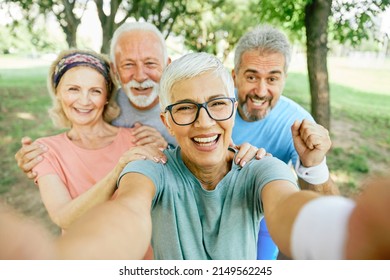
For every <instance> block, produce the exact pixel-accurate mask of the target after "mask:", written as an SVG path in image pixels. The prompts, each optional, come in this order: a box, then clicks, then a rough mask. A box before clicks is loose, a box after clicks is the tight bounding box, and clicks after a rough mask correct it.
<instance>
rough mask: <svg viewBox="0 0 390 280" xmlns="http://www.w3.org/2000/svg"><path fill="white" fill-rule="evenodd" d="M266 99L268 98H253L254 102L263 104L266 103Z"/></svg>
mask: <svg viewBox="0 0 390 280" xmlns="http://www.w3.org/2000/svg"><path fill="white" fill-rule="evenodd" d="M265 101H266V100H263V99H254V98H252V102H253V104H255V105H262V104H264V102H265Z"/></svg>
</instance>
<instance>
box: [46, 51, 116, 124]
mask: <svg viewBox="0 0 390 280" xmlns="http://www.w3.org/2000/svg"><path fill="white" fill-rule="evenodd" d="M77 54H80V55H87V56H92V57H94V58H96V59H98V60H99V61H100V62H101V63H102V65H104V67H105V68H106V69H107V71H108V72H107V75H106V76H105V75H104V74H102V72H101V71H98V72H99V73H100V74H102V75H103V76H104V78H105V80H106V84H107V101H108V104H107V105H106V106H105V107H104V111H103V120H104V121H106V122H108V123H109V122H111V121H112V120H114V119H115V118H116V117H117V116H118V115H119V113H120V108H119V106H118V104H117V103H116V93H117V89H118V86H117V83H116V82H115V79H114V76H113V72H112V71H111V69H110V61H109V59H108V57H107V56H105V55H103V54H99V53H96V52H94V51H89V50H77V49H72V50H65V51H62V52H61V53H60V54H59V55H58V56H57V58H56V59H55V60H54V61H53V63H52V64H51V66H50V69H49V74H48V78H47V89H48V91H49V94H50V97H51V99H52V106H51V108H50V109H49V116H50V118H51V119H52V121H53V123H54V125H55V126H56V127H59V128H70V127H72V124H71V122H70V121H69V119H68V118H67V116H66V115H65V112H64V110H63V108H62V105H61V102H60V100H59V98H58V96H57V84H58V82H59V80H58V81H57V78H58V72H59V70H58V67H59V65H62V64H61V63H62V62H63V60H64V59H65V58H66V57H68V56H71V55H77ZM75 66H92V65H90V63H88V62H85V63H79V64H77V65H75ZM73 67H74V66H73ZM70 68H71V67H69V68H66V69H62V74H65V73H66V71H67V70H69V69H70ZM92 68H94V69H96V67H92ZM61 76H62V75H60V77H59V79H61Z"/></svg>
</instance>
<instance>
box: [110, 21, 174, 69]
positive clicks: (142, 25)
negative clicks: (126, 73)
mask: <svg viewBox="0 0 390 280" xmlns="http://www.w3.org/2000/svg"><path fill="white" fill-rule="evenodd" d="M135 30H141V31H149V32H153V33H154V34H156V36H157V37H158V38H159V40H160V43H161V46H162V50H163V55H164V57H163V59H164V66H166V64H167V63H168V51H167V46H166V44H165V39H164V36H163V35H162V33H161V31H160V30H159V29H158V28H157V27H156V26H155V25H153V24H151V23H149V22H140V21H136V22H125V23H123V24H122V25H120V26H119V27H118V28H117V29H116V30H115V32H114V35H113V36H112V39H111V45H110V58H111V62H112V63H113V64H114V66H115V48H116V44H117V43H118V40H119V38H120V37H121V35H122V34H124V33H127V32H130V31H135Z"/></svg>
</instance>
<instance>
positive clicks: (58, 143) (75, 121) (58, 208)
mask: <svg viewBox="0 0 390 280" xmlns="http://www.w3.org/2000/svg"><path fill="white" fill-rule="evenodd" d="M48 90H49V93H50V95H51V97H52V101H53V106H52V108H51V109H50V110H49V113H50V116H51V118H52V120H53V122H54V124H55V125H57V126H59V127H60V128H67V129H68V130H66V131H65V132H63V133H60V134H58V135H54V136H49V137H44V138H40V139H38V140H37V142H38V143H41V144H44V145H45V146H46V147H48V152H46V153H44V154H43V157H44V159H43V160H42V161H41V162H40V163H39V164H38V165H37V166H36V167H35V168H34V172H36V173H37V174H38V175H37V177H36V179H35V182H36V183H37V184H38V186H39V190H40V193H41V197H42V201H43V203H44V205H45V207H46V209H47V211H48V213H49V215H50V217H51V219H52V220H53V222H54V223H55V224H56V225H58V226H59V227H60V228H61V229H62V230H63V231H64V230H66V229H67V228H68V226H69V225H71V224H72V223H73V222H74V221H75V220H76V219H77V218H78V217H80V216H81V215H82V214H83V213H84V212H86V211H87V210H88V209H90V208H92V207H93V206H95V205H97V204H99V203H101V202H103V201H106V200H109V199H110V198H111V197H112V196H113V194H114V192H115V189H116V180H117V178H118V175H119V174H120V172H121V171H122V169H123V167H124V166H125V165H126V163H128V162H130V161H132V160H135V159H147V158H148V159H151V160H154V161H157V162H163V163H164V162H165V160H166V158H165V156H164V154H163V153H162V152H161V151H160V150H158V149H157V148H156V147H154V146H139V147H135V145H134V144H133V140H134V137H133V136H132V133H131V130H132V129H131V128H123V127H115V126H112V125H111V124H110V121H111V120H113V119H114V118H115V117H117V116H118V114H119V107H118V106H117V104H116V102H115V98H116V96H115V92H116V90H117V86H116V84H115V82H114V79H113V78H112V76H111V72H110V64H109V60H108V59H107V58H106V57H105V56H103V55H100V54H97V53H95V52H91V51H79V50H70V51H69V50H68V51H65V52H62V53H61V54H60V55H59V56H58V58H57V59H56V60H55V61H54V62H53V64H52V66H51V68H50V71H49V77H48Z"/></svg>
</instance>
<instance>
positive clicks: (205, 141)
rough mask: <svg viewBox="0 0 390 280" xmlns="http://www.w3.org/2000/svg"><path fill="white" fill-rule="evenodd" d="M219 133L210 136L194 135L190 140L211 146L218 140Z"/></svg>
mask: <svg viewBox="0 0 390 280" xmlns="http://www.w3.org/2000/svg"><path fill="white" fill-rule="evenodd" d="M219 136H220V134H218V135H214V136H212V137H202V138H201V137H194V138H192V140H193V141H194V142H195V143H196V144H198V145H199V146H211V145H214V144H215V143H216V142H218V139H219Z"/></svg>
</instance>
